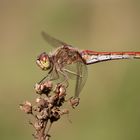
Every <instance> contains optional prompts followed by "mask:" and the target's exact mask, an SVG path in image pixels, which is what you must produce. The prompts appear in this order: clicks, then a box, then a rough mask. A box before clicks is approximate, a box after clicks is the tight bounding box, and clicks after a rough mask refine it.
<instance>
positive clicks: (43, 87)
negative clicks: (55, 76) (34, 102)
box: [35, 81, 53, 95]
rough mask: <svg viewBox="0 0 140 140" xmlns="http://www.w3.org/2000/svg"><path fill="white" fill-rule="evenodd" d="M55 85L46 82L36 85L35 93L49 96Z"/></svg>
mask: <svg viewBox="0 0 140 140" xmlns="http://www.w3.org/2000/svg"><path fill="white" fill-rule="evenodd" d="M52 87H53V84H52V81H45V82H44V83H41V84H38V83H36V84H35V91H36V93H37V94H47V95H48V94H49V93H50V91H51V90H52Z"/></svg>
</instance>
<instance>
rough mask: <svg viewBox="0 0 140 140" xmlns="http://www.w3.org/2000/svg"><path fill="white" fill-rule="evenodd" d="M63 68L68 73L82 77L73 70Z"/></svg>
mask: <svg viewBox="0 0 140 140" xmlns="http://www.w3.org/2000/svg"><path fill="white" fill-rule="evenodd" d="M63 70H64V71H66V72H68V73H70V74H73V75H76V76H78V77H80V78H82V75H79V74H77V73H75V72H73V71H70V70H68V69H63Z"/></svg>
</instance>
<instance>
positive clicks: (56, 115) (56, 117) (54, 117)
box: [50, 110, 60, 123]
mask: <svg viewBox="0 0 140 140" xmlns="http://www.w3.org/2000/svg"><path fill="white" fill-rule="evenodd" d="M51 113H52V114H51V117H50V121H51V123H52V122H54V121H57V120H59V119H60V114H59V113H58V111H54V110H52V112H51Z"/></svg>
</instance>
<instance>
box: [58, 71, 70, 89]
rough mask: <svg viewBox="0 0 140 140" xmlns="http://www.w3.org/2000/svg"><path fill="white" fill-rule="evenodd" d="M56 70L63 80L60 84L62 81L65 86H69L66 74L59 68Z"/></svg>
mask: <svg viewBox="0 0 140 140" xmlns="http://www.w3.org/2000/svg"><path fill="white" fill-rule="evenodd" d="M58 72H59V73H60V74H61V75H62V76H63V77H64V80H63V81H62V82H61V83H60V84H63V83H64V84H66V88H67V87H68V86H69V82H68V76H67V75H66V74H65V72H64V71H62V70H59V71H58ZM58 75H59V74H58Z"/></svg>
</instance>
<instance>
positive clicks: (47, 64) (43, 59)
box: [36, 52, 51, 70]
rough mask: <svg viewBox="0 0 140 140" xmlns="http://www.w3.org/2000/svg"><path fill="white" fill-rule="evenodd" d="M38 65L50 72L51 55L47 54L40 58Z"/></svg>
mask: <svg viewBox="0 0 140 140" xmlns="http://www.w3.org/2000/svg"><path fill="white" fill-rule="evenodd" d="M36 63H37V65H38V66H39V67H40V68H41V69H42V70H48V69H50V67H51V62H50V58H49V55H48V54H46V53H45V52H43V53H41V54H40V55H39V56H38V58H37V61H36Z"/></svg>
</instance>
